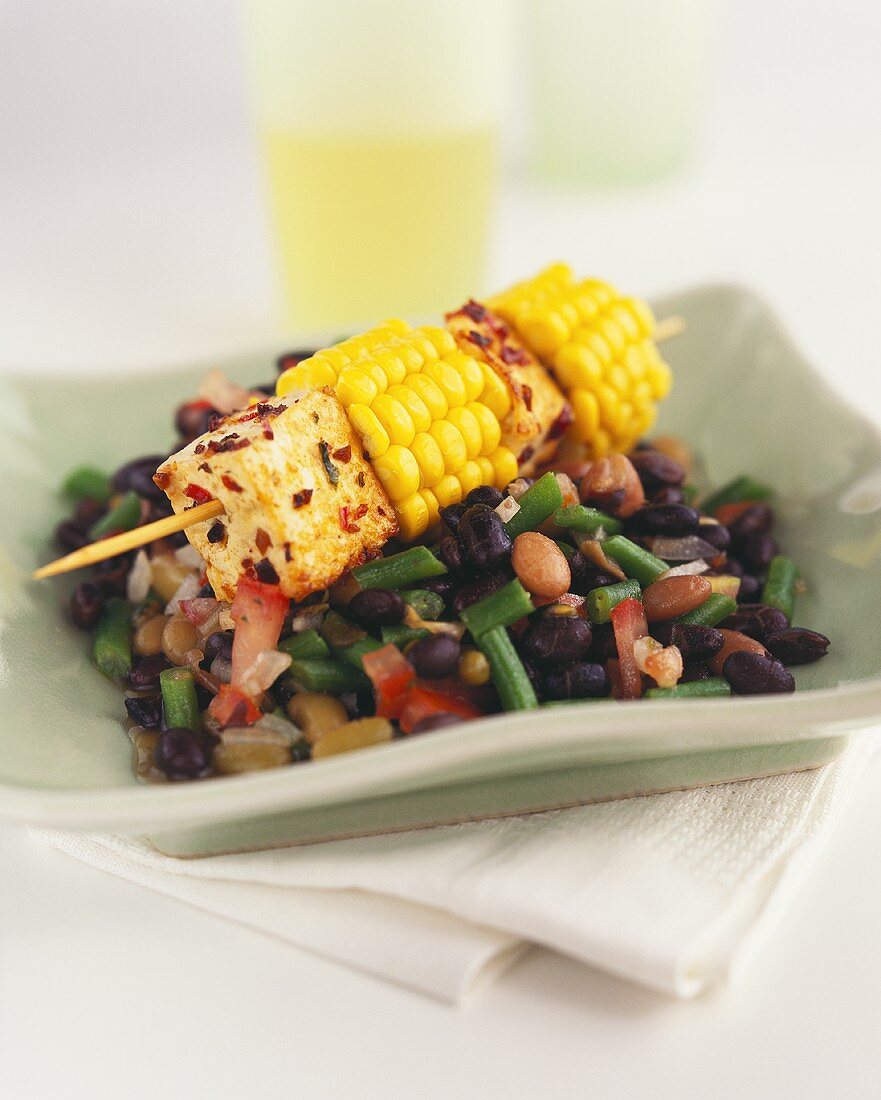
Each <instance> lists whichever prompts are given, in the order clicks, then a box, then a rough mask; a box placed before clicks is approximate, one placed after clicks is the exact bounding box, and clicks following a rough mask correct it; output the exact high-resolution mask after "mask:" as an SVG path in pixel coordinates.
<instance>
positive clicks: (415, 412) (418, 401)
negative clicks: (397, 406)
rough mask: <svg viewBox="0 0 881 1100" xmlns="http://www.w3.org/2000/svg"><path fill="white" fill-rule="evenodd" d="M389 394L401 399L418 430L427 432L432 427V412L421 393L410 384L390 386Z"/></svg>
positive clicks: (396, 399)
mask: <svg viewBox="0 0 881 1100" xmlns="http://www.w3.org/2000/svg"><path fill="white" fill-rule="evenodd" d="M388 396H389V397H393V398H394V399H395V401H400V402H401V404H402V405H403V406H404V408H405V409H406V410H407V412H408V413H409V414H410V419H411V420H412V421H413V427H414V429H415V430H416V431H417V432H427V431H428V429H429V428H430V427H431V413H430V412H429V411H428V406H427V405H426V404H425V402H424V401H423V400H422V398H421V397H420V396H419V394H418V393H417V392H416V391H415V390H414V389H412V388H411V387H410V386H405V385H403V384H401V385H400V386H389V388H388Z"/></svg>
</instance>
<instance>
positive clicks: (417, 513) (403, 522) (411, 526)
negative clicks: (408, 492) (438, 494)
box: [386, 490, 430, 542]
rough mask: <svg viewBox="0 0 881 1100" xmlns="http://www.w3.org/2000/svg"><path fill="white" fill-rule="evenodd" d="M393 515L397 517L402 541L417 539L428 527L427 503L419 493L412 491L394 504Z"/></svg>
mask: <svg viewBox="0 0 881 1100" xmlns="http://www.w3.org/2000/svg"><path fill="white" fill-rule="evenodd" d="M386 491H388V490H386ZM395 515H396V516H397V517H398V527H399V528H400V530H399V532H398V534H399V536H400V538H401V539H402V540H403V541H404V542H412V540H413V539H418V538H419V536H420V535H422V534H424V533H425V531H426V530H427V529H428V524H429V520H430V515H429V511H428V505H427V504H426V503H425V501H424V500H423V499H422V497H421V496H420V495H419V493H413V495H412V496H409V497H407V499H406V500H402V501H399V502H398V503H397V504H395Z"/></svg>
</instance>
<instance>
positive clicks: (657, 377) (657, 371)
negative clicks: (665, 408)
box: [646, 360, 673, 401]
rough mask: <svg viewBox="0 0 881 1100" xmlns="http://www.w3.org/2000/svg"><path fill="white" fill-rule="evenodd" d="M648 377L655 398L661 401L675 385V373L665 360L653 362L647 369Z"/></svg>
mask: <svg viewBox="0 0 881 1100" xmlns="http://www.w3.org/2000/svg"><path fill="white" fill-rule="evenodd" d="M646 378H647V379H648V382H649V385H650V386H651V387H652V393H653V394H654V397H655V400H657V401H660V400H662V399H663V398H664V397H666V396H667V394H668V393H669V392H670V387H671V386H672V385H673V374H672V372H671V370H670V368H669V367H668V366H667V364H666V363H665V362H663V360H661V361H660V362H657V363H653V364H652V365H651V366H650V367H649V368H648V370H647V371H646Z"/></svg>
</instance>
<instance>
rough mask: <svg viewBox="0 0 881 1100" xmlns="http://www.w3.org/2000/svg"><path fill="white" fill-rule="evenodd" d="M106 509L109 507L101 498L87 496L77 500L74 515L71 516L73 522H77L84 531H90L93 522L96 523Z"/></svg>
mask: <svg viewBox="0 0 881 1100" xmlns="http://www.w3.org/2000/svg"><path fill="white" fill-rule="evenodd" d="M106 511H107V509H106V508H105V507H104V505H103V504H102V503H101V502H100V500H93V499H92V498H91V497H85V498H84V499H83V500H79V501H77V504H76V507H75V508H74V510H73V516H71V523H75V524H76V526H77V527H79V528H80V529H81V530H83V531H88V529H89V528H90V527H91V526H92V524H93V523H96V522H97V521H98V520H99V519H100V518H101V516H103V515H104V513H105V512H106Z"/></svg>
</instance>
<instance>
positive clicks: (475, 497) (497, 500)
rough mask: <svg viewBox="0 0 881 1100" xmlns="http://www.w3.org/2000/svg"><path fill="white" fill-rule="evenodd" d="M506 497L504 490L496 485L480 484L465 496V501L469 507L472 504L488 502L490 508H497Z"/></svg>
mask: <svg viewBox="0 0 881 1100" xmlns="http://www.w3.org/2000/svg"><path fill="white" fill-rule="evenodd" d="M504 499H505V495H504V493H503V492H502V490H501V489H497V488H496V487H495V486H494V485H478V486H477V488H476V489H472V490H471V492H470V493H469V494H468V496H467V497H465V503H466V504H467V505H468V506H469V507H470V506H471V505H472V504H486V505H488V506H489V507H490V508H497V507H498V506H499V505H500V504H501V503H502V501H503V500H504Z"/></svg>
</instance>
